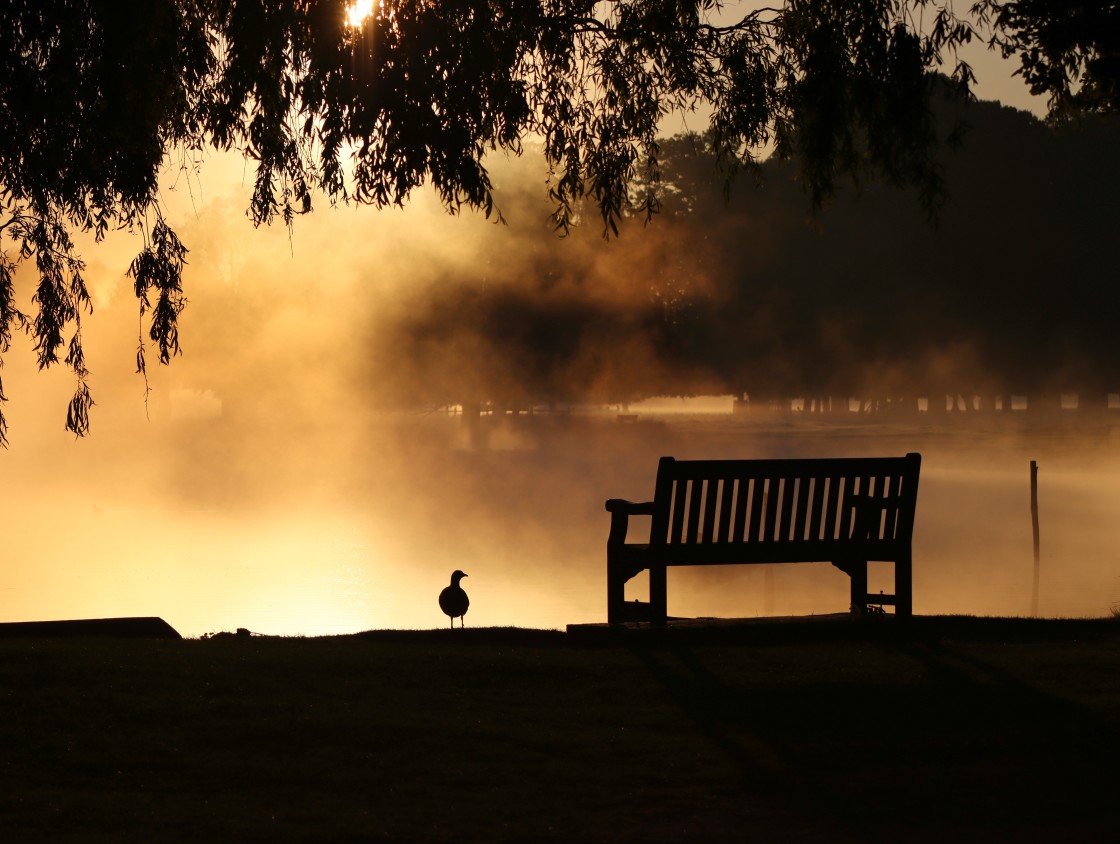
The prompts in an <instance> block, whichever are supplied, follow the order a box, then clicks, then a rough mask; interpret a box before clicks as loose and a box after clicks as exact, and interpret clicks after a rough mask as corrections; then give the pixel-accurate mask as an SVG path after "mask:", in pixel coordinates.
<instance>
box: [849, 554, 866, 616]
mask: <svg viewBox="0 0 1120 844" xmlns="http://www.w3.org/2000/svg"><path fill="white" fill-rule="evenodd" d="M847 570H848V576H849V577H851V579H852V613H853V614H854V615H867V560H853V561H851V562H849V563H848V564H847Z"/></svg>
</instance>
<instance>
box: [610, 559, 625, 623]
mask: <svg viewBox="0 0 1120 844" xmlns="http://www.w3.org/2000/svg"><path fill="white" fill-rule="evenodd" d="M625 606H626V578H625V577H623V572H622V566H620V565H618V564H616V563H612V562H611V561H610V560H609V559H608V560H607V623H608V624H619V623H621V622H622V621H625V617H624V615H623V611H624V609H625Z"/></svg>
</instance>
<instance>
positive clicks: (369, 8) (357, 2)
mask: <svg viewBox="0 0 1120 844" xmlns="http://www.w3.org/2000/svg"><path fill="white" fill-rule="evenodd" d="M371 15H373V0H354V2H353V3H351V4H350V5H349V6H347V7H346V23H347V24H348V25H349V26H350V27H352V28H353V29H361V28H362V24H364V23H365V22H366V18H368V17H370V16H371Z"/></svg>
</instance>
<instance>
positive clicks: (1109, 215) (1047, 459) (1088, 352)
mask: <svg viewBox="0 0 1120 844" xmlns="http://www.w3.org/2000/svg"><path fill="white" fill-rule="evenodd" d="M946 111H947V112H951V113H948V114H947V115H946V120H947V121H953V122H954V125H955V121H957V120H959V119H963V120H964V121H965V122H966V123H967V131H966V133H965V135H964V147H963V148H962V149H960V150H959V151H957V152H956V153H954V154H951V155H947V157H946V159H945V163H944V166H945V176H946V183H947V187H948V191H949V195H950V199H949V202H948V204H947V205H946V206H945V207H944V208H943V209H942V211H941V214H940V217H939V219H938V221H937V225H936V226H932V225H930V223H929V222H928V221H927V220H926V219H925V217H924V215H923V213H922V211H921V208H920V205H919V203H918V202H917V199H916V198H915V197H914V196H913V195H909V194H904V193H900V192H897V191H893V190H891V189H889V188H886V187H882V186H875V185H866V186H864V190H863V191H862V193H860V194H859V195H856V193H855V192H854V191H845V192H843V193H842V194H841V195H840V196H839V197H838V199H837V201H835V202H834V203H832V204H831V205H830V206H828V207H827V208H825V209H824V210H823V211H822V212H820V213H819V214H818V215H817V216H816V217H811V216H810V214H809V205H808V198H807V197H806V195H805V194H804V193H803V192H802V191H801V189H800V187H799V186H798V185H797V184H796V182H795V181H794V180H793V178H792V175H791V173H790V172H789V171H787V170H785V169H784V168H783V167H781V166H780V165H778V164H772V163H768V164H767V165H766V166H765V167H764V170H763V174H762V175H763V177H764V183H763V185H762V187H761V188H758V189H756V188H755V186H754V185H753V184H752V183H751V179H750V177H741V179H740V180H739V181H738V182H737V183H736V184H735V185H734V186H733V190H732V192H731V195H730V199H725V197H724V195H723V191H722V185H721V184H720V182H719V180H718V177H716V176H715V174H714V173H713V165H712V161H711V159H710V158H709V157H708V156H706V155H705V154H704V152H703V149H702V146H701V145H700V144H699V143H698V142H697V141H695V140H693V139H689V138H683V137H682V138H678V139H675V140H673V141H671V142H667V143H666V145H665V149H664V153H665V166H666V178H667V180H668V182H669V186H668V188H667V191H666V196H665V201H664V211H663V213H662V214H661V215H660V216H659V217H658V218H656V219H655V220H654V221H653V222H652V223H651V224H649V225H644V224H643V223H642V222H641V221H632V222H631V224H630V225H628V226H626V227H625V230H624V231H623V233H622V236H621V237H620V238H617V239H611V240H609V241H604V240H603V238H602V237H601V230H600V227H599V225H598V221H597V220H595V219H588V220H586V221H585V224H584V225H583V226H582V227H581V228H579V229H577V230H576V231H575V233H574V234H573V235H572V236H571V237H568V238H563V239H561V238H557V237H556V236H555V235H554V234H553V233H552V232H551V231H550V230H549V229H548V226H547V222H546V218H547V213H548V207H547V204H546V202H545V200H544V193H545V191H544V189H543V184H542V181H543V176H542V173H543V172H544V171H543V168H542V167H541V166H540V162H539V161H537V160H535V159H534V158H533V156H532V155H527V156H525V157H524V158H522V159H517V160H508V161H500V162H495V175H494V178H495V183H496V185H497V187H498V193H497V199H498V204H499V206H500V208H501V210H502V213H503V215H504V216H505V218H506V220H507V221H508V224H507V225H504V226H497V225H494V224H493V223H492V222H487V221H485V220H483V219H482V218H481V217H478V216H474V215H465V216H461V217H450V216H448V215H447V214H446V212H445V211H444V210H443V209H442V207H441V206H440V205H439V203H438V202H437V201H436V200H435V199H434V198H433V197H430V196H428V195H427V194H423V193H421V194H418V195H417V198H416V199H415V201H413V202H412V203H411V204H410V205H409V207H408V209H407V211H395V212H391V211H386V212H372V211H370V210H369V209H352V208H335V209H332V208H326V207H324V208H318V209H316V212H315V213H314V214H312V215H310V216H308V217H307V218H305V219H300V220H298V221H297V223H296V226H295V228H294V230H293V231H292V232H291V233H289V232H288V231H286V230H284V229H283V228H282V227H276V228H273V229H267V230H256V229H253V227H252V225H251V223H250V222H249V220H248V219H247V218H246V217H245V215H244V210H243V209H244V204H245V185H246V184H247V181H246V179H249V178H250V177H248V176H246V175H245V174H244V172H243V166H244V165H243V164H242V162H240V161H235V160H232V159H228V158H223V157H219V156H215V157H214V158H212V159H210V160H207V161H206V162H205V168H204V174H203V178H202V179H201V180H199V179H198V178H196V177H195V176H194V175H193V174H191V173H189V172H183V173H179V174H176V173H175V171H174V170H172V171H171V172H170V173H169V174H168V178H167V180H166V187H165V197H164V199H165V202H166V204H167V205H168V207H169V211H170V213H171V214H172V215H174V217H175V223H174V225H175V227H176V229H177V231H179V233H180V234H181V236H182V237H183V240H184V243H185V244H186V245H187V246H188V248H190V250H191V252H190V254H189V255H188V261H189V265H188V268H187V274H186V278H185V284H186V288H187V296H188V298H189V300H190V304H189V306H188V308H187V310H186V311H185V312H184V314H183V316H182V321H181V326H182V340H183V347H184V355H183V357H182V358H179V359H176V360H175V361H174V362H173V363H172V365H171V366H170V367H167V368H164V367H159V368H158V369H157V368H154V367H153V368H152V369H150V370H149V376H150V386H151V392H150V393H149V394H147V396H146V395H145V384H144V381H143V380H142V379H141V378H140V376H138V375H135V374H133V370H134V369H135V363H134V360H135V352H136V346H137V343H138V341H139V332H140V325H139V321H138V317H137V312H136V303H135V299H134V297H133V296H132V293H131V289H130V285H129V283H128V280H127V279H126V278H125V270H126V269H127V266H128V263H129V261H130V260H131V257H132V256H134V255H135V253H136V251H137V249H136V243H135V241H134V240H133V239H132V238H130V236H129V235H127V234H126V233H118V234H117V235H114V236H111V237H110V239H109V241H108V242H107V243H105V244H102V245H100V246H98V247H96V248H92V244H91V245H90V247H91V248H86V249H85V250H84V254H85V255H86V257H87V260H88V262H89V271H88V274H87V275H88V281H89V283H90V286H91V289H92V293H93V296H94V305H95V309H96V312H95V314H94V316H93V318H92V319H88V320H86V322H85V324H84V327H83V332H84V336H85V340H86V347H87V355H88V358H89V362H90V368H91V370H92V372H93V374H92V377H91V379H90V384H91V390H92V393H93V397H94V400H95V401H96V402H97V406H96V407H95V408H94V412H93V413H94V415H93V420H92V424H93V430H92V436H90V437H88V438H86V439H84V440H81V441H77V440H73V439H72V438H71V437H70V436H69V435H67V434H66V433H65V432H64V431H63V420H64V413H65V405H66V402H67V400H68V398H69V395H70V393H71V391H72V384H71V381H70V377H69V376H68V375H67V373H65V372H63V371H51V372H46V373H38V372H37V371H36V370H35V364H34V358H33V353H32V351H31V349H30V348H29V346H30V344H28V343H17V344H15V345H14V346H13V349H12V351H11V352H10V353H9V355H7V357H6V361H5V362H6V366H5V369H4V373H3V375H4V381H5V384H4V387H5V393H6V394H7V396H8V397H9V399H10V400H11V403H10V405H9V407H8V416H9V421H10V439H11V442H12V445H11V448H10V449H9V450H8V451H7V452H5V453H2V454H0V471H2V472H3V477H4V479H5V483H4V496H5V505H6V508H7V513H8V514H9V524H8V526H7V529H6V532H5V535H6V543H5V552H6V554H5V557H6V560H7V561H8V565H7V566H5V574H4V578H3V581H4V582H3V583H0V619H2V620H6V621H7V620H10V621H16V620H27V619H49V618H74V617H102V616H127V615H161V616H163V617H164V618H165V619H166V620H167V621H168V622H169V623H171V624H172V625H173V626H175V627H176V628H177V629H178V630H180V632H182V633H184V634H185V635H199V634H201V633H203V632H208V631H213V630H220V629H232V628H234V627H238V626H243V627H249V628H250V629H252V630H255V631H259V632H266V633H282V634H300V633H302V634H317V633H335V632H352V631H355V630H361V629H369V628H374V627H434V626H442V624H443V623H444V621H445V619H444V618H443V617H442V615H441V614H440V612H439V609H438V606H437V605H436V600H435V599H436V595H437V594H438V591H439V589H440V588H442V586H443V585H446V581H447V578H448V576H449V574H450V572H451V570H452V569H454V568H461V569H463V570H464V571H466V572H467V573H468V574H469V575H470V577H469V578H468V579H467V580H466V581H465V583H464V586H465V587H466V588H467V591H468V592H469V593H470V595H471V611H470V613H469V614H468V617H467V620H466V623H467V625H468V626H472V625H473V626H481V625H491V624H516V625H523V626H543V627H558V626H562V625H564V624H567V623H575V622H583V621H600V620H603V619H604V617H605V601H606V595H605V593H606V589H605V580H606V577H605V568H606V565H605V542H606V535H607V530H608V526H609V520H608V518H607V514H606V513H605V512H604V510H603V501H604V500H605V499H606V498H608V497H624V498H631V499H636V500H641V499H646V498H648V497H649V496H650V495H651V494H652V487H653V477H654V473H655V467H656V460H657V457H659V456H660V455H661V454H673V455H675V456H677V457H681V458H688V457H704V456H708V457H727V458H733V457H769V456H812V455H818V454H820V455H833V456H839V455H842V454H903V453H905V452H907V451H921V452H923V454H924V455H925V460H924V463H923V474H922V481H921V488H920V493H919V504H918V517H917V523H916V528H915V540H914V554H915V574H914V604H915V612H917V613H957V612H959V613H991V614H1012V615H1014V614H1025V613H1027V612H1028V611H1029V608H1030V587H1031V566H1032V559H1031V533H1030V514H1029V497H1028V496H1029V486H1028V481H1029V478H1028V468H1027V467H1028V463H1029V460H1030V459H1038V460H1039V462H1040V464H1041V469H1040V509H1041V521H1042V549H1043V551H1042V553H1043V575H1042V590H1041V601H1040V611H1041V612H1042V613H1043V614H1046V615H1102V614H1106V613H1107V612H1108V611H1109V609H1110V607H1111V606H1112V605H1113V604H1114V603H1116V602H1117V601H1120V571H1118V569H1117V566H1116V563H1115V561H1116V559H1117V553H1118V551H1120V537H1117V536H1116V534H1115V530H1114V529H1113V528H1112V526H1113V525H1115V524H1117V523H1118V519H1117V517H1118V516H1120V498H1118V496H1117V494H1116V489H1117V484H1116V480H1117V470H1118V469H1120V459H1118V458H1120V450H1118V449H1117V447H1116V440H1117V438H1116V437H1114V436H1113V434H1112V427H1113V423H1112V422H1111V421H1110V420H1111V417H1110V416H1106V417H1103V418H1101V419H1098V420H1096V421H1095V422H1094V423H1093V424H1092V425H1089V426H1083V425H1073V426H1065V427H1062V428H1061V429H1057V430H1056V429H1053V428H1046V429H1041V430H1034V429H1031V428H1030V427H1029V426H1026V427H1024V426H1022V425H1019V426H1009V425H1003V424H987V425H980V426H977V425H974V424H965V423H962V422H961V420H960V419H959V418H957V417H953V418H946V419H944V420H938V421H936V422H934V421H932V420H930V419H929V418H921V419H912V420H909V421H908V422H905V423H896V424H888V423H884V422H879V421H874V420H870V421H869V420H866V419H856V420H853V421H844V420H841V421H840V422H839V423H838V422H836V421H830V422H829V423H827V424H826V423H823V422H818V421H816V420H812V419H807V418H805V417H803V416H798V415H796V414H784V415H778V416H761V415H756V414H749V415H747V416H743V415H737V414H733V413H731V398H730V396H737V395H741V394H743V393H748V394H750V395H751V396H752V397H760V396H778V397H787V398H788V397H801V396H812V395H824V394H829V395H835V396H853V397H864V398H866V397H869V396H890V395H899V394H902V393H905V394H906V395H908V396H925V397H929V396H933V397H936V396H938V395H940V396H944V395H945V394H947V393H948V394H958V393H959V394H961V395H965V396H971V395H973V394H976V395H980V394H983V395H985V396H988V395H1010V394H1021V395H1031V396H1036V395H1040V394H1043V393H1052V392H1062V393H1067V394H1078V395H1079V396H1083V397H1086V400H1087V399H1088V398H1089V397H1096V398H1094V400H1099V399H1102V397H1103V396H1106V395H1107V394H1108V393H1116V392H1120V383H1118V380H1117V378H1116V361H1117V351H1118V350H1117V346H1116V344H1117V342H1118V341H1117V340H1116V339H1115V337H1116V332H1115V329H1114V326H1113V325H1112V321H1113V319H1114V314H1115V313H1117V308H1116V305H1117V302H1116V301H1115V300H1116V297H1117V295H1118V294H1117V291H1116V285H1115V284H1114V279H1115V253H1114V246H1113V243H1114V240H1113V235H1114V232H1115V231H1116V230H1117V222H1118V220H1117V210H1116V202H1115V189H1116V187H1117V185H1120V178H1118V176H1120V173H1118V172H1117V168H1118V166H1120V165H1118V164H1117V162H1116V158H1115V155H1114V150H1115V149H1117V148H1120V147H1118V144H1117V140H1118V138H1117V130H1116V127H1115V123H1114V121H1113V122H1109V121H1099V122H1098V121H1087V122H1085V123H1082V124H1078V125H1076V126H1071V127H1066V128H1064V129H1062V130H1061V131H1054V130H1051V129H1049V128H1047V127H1046V126H1044V125H1043V124H1042V123H1041V122H1039V121H1038V120H1037V119H1036V118H1034V117H1033V116H1032V115H1030V114H1029V113H1027V112H1022V111H1016V110H1013V109H1008V108H1004V107H1001V106H999V105H997V104H995V103H984V102H982V103H977V104H974V105H972V106H971V107H969V108H967V109H965V110H963V111H962V110H961V108H960V107H957V106H954V107H952V108H949V107H946ZM946 125H948V123H947V124H946ZM21 287H22V289H23V290H24V291H25V293H28V294H29V292H30V286H29V285H28V284H27V283H26V280H25V282H24V283H23V284H22V285H21ZM22 304H23V305H24V306H25V307H26V306H27V305H28V303H27V302H23V303H22ZM703 395H709V396H724V397H725V398H722V399H719V400H718V401H717V402H715V403H709V404H708V405H706V407H707V408H709V409H711V408H715V409H716V410H717V411H719V412H715V413H706V414H700V413H697V412H696V411H697V410H698V409H699V405H695V404H688V403H685V402H682V401H681V400H676V401H673V402H669V403H667V404H666V403H664V402H662V403H660V404H656V405H644V404H642V401H643V400H645V399H649V398H652V397H657V396H703ZM935 401H936V398H935ZM476 403H477V404H479V405H481V406H482V407H483V408H485V409H487V410H489V409H491V408H492V409H494V412H493V413H490V412H484V413H483V414H482V415H481V416H480V417H479V418H478V420H477V423H475V425H476V427H474V428H472V426H471V425H470V424H468V423H467V422H466V421H465V420H464V417H463V416H462V415H459V414H458V413H449V412H448V409H449V408H455V407H457V406H460V405H464V404H468V405H473V404H476ZM531 410H532V411H534V412H532V413H530V412H529V411H531ZM623 410H626V411H627V413H625V414H623V416H622V418H620V411H623ZM506 411H520V412H517V413H514V412H506ZM669 411H676V412H669ZM1118 412H1120V411H1118ZM633 417H636V418H633ZM875 576H876V575H875V574H874V573H873V575H872V583H871V588H872V589H873V590H874V589H875V588H883V589H884V590H885V591H890V588H889V584H885V585H883V586H876V585H875V580H874V578H875ZM634 588H635V589H640V584H638V585H637V586H636V587H634ZM638 594H641V593H640V592H639V591H636V592H635V593H634V595H633V596H637V595H638ZM669 601H670V606H669V609H670V613H672V614H678V615H716V616H720V615H724V616H751V615H770V614H778V615H781V614H796V613H819V612H841V611H845V610H846V609H847V578H846V577H845V576H844V575H843V574H841V573H840V572H838V571H836V570H835V569H833V568H832V567H830V566H827V565H806V566H785V567H773V568H770V567H735V568H725V569H714V570H680V571H674V572H672V573H671V574H670V586H669Z"/></svg>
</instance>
